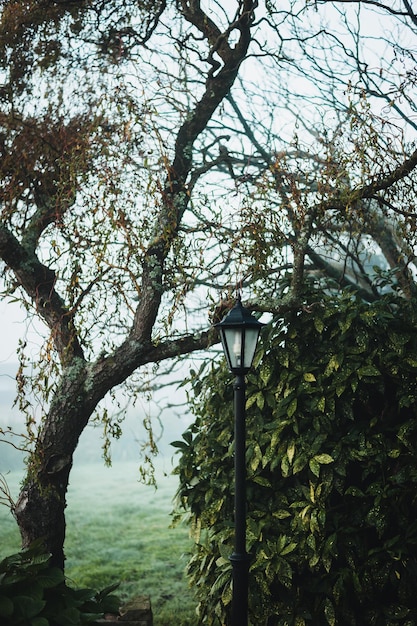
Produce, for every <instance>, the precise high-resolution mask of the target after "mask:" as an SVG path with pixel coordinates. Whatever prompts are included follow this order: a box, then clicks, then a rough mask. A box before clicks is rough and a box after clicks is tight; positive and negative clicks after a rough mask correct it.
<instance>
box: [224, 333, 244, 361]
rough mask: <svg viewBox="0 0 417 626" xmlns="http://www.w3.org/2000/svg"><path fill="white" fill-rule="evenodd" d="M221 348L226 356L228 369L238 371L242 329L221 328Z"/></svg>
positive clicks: (240, 359)
mask: <svg viewBox="0 0 417 626" xmlns="http://www.w3.org/2000/svg"><path fill="white" fill-rule="evenodd" d="M222 331H223V332H222V341H223V348H224V352H225V354H226V358H227V361H228V365H229V368H230V369H232V370H234V369H239V368H241V367H242V357H243V355H242V348H243V343H242V329H240V328H233V327H231V328H223V329H222Z"/></svg>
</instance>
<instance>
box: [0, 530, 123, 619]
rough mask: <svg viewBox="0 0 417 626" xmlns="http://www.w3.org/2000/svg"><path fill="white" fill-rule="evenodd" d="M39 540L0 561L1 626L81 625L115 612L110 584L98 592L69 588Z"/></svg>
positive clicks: (112, 589) (113, 588)
mask: <svg viewBox="0 0 417 626" xmlns="http://www.w3.org/2000/svg"><path fill="white" fill-rule="evenodd" d="M49 560H50V556H49V555H48V554H44V552H43V546H42V544H41V542H35V543H34V544H32V545H31V546H30V547H29V548H27V549H25V550H22V551H21V552H19V553H18V554H13V555H11V556H8V557H6V558H5V559H3V561H1V562H0V621H1V624H2V626H18V625H19V626H20V625H21V626H82V625H84V624H89V623H92V622H94V621H95V620H97V619H99V618H101V617H103V614H104V613H117V612H118V609H119V600H118V598H117V597H116V596H115V595H112V592H113V591H114V590H115V588H116V586H117V585H116V586H115V585H113V586H111V587H108V588H107V589H104V590H103V591H100V592H98V593H96V592H94V591H93V590H92V589H72V588H71V587H68V586H67V585H66V584H65V578H64V574H63V572H62V571H61V570H60V569H58V568H56V567H50V566H49Z"/></svg>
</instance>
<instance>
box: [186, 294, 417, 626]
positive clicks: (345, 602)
mask: <svg viewBox="0 0 417 626" xmlns="http://www.w3.org/2000/svg"><path fill="white" fill-rule="evenodd" d="M416 305H417V303H416V302H415V301H411V302H406V301H404V300H402V299H400V298H396V297H395V296H394V295H392V296H386V297H385V298H384V299H383V300H381V301H378V302H375V303H374V304H372V305H369V304H364V303H362V302H361V301H360V300H358V299H356V298H355V297H354V295H352V294H351V293H345V294H342V295H339V296H337V297H321V299H320V301H319V302H315V303H314V304H313V305H311V306H309V307H306V308H305V309H304V310H302V311H299V312H297V313H291V314H288V315H286V316H285V318H284V319H280V320H275V321H274V323H273V324H271V325H270V326H269V327H268V328H267V329H266V330H265V332H264V333H263V337H262V339H261V343H260V347H259V351H258V354H257V357H256V358H257V362H256V363H255V366H254V368H253V370H252V371H251V372H250V373H249V375H248V376H247V382H248V385H247V442H248V445H247V468H248V482H247V501H248V514H247V536H248V550H249V551H250V552H251V553H252V555H253V560H252V564H251V569H250V613H251V620H252V621H251V623H252V624H256V625H257V626H259V625H260V624H266V623H267V624H268V625H274V626H278V625H279V626H284V625H285V626H289V625H297V626H302V625H303V624H330V625H336V624H346V625H349V626H354V625H356V624H357V625H361V624H372V625H381V626H389V625H398V624H402V625H404V626H405V625H410V626H411V625H414V624H416V623H417V594H416V593H415V581H416V577H417V443H416V442H417V330H416V329H417V318H416V311H417V306H416ZM194 388H195V394H196V396H195V401H194V412H195V415H196V420H195V422H194V424H192V425H191V427H190V428H189V430H188V431H187V432H186V433H184V435H183V440H182V441H180V442H176V443H175V445H176V446H177V447H178V448H179V450H180V452H181V457H180V460H179V465H178V468H177V472H178V474H179V477H180V488H179V491H178V499H179V503H180V505H181V506H182V508H183V509H184V510H185V512H186V513H185V514H187V515H189V517H190V523H191V525H192V528H193V531H194V536H195V549H194V553H193V555H192V557H191V559H190V562H189V565H188V573H189V576H190V580H191V583H192V585H193V587H194V588H195V589H196V590H197V593H198V595H199V600H200V620H201V623H204V624H207V625H214V624H225V623H227V616H228V611H229V607H230V599H231V566H230V563H229V559H228V557H229V555H230V553H231V552H232V547H233V534H234V528H233V496H232V485H233V385H232V380H231V375H230V374H229V373H228V372H227V371H226V369H225V367H224V366H223V365H222V366H220V367H215V368H213V370H212V371H211V373H210V374H209V375H208V376H206V377H205V379H204V380H199V378H198V377H196V379H195V384H194Z"/></svg>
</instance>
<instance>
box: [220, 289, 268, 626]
mask: <svg viewBox="0 0 417 626" xmlns="http://www.w3.org/2000/svg"><path fill="white" fill-rule="evenodd" d="M215 326H216V327H217V328H218V329H219V331H220V337H221V340H222V344H223V350H224V354H225V357H226V360H227V364H228V366H229V369H230V371H231V372H232V373H233V374H235V375H236V380H235V383H234V408H235V449H234V457H235V545H234V552H233V554H232V555H231V556H230V561H231V563H232V580H233V590H232V626H247V624H248V580H249V562H250V558H251V557H250V555H249V554H248V553H247V552H246V459H245V457H246V425H245V404H246V398H245V387H246V383H245V374H247V372H248V371H249V369H250V368H251V365H252V361H253V357H254V356H255V350H256V344H257V342H258V337H259V333H260V330H261V327H262V326H263V324H262V323H261V322H259V321H258V320H257V319H256V318H255V317H253V315H251V314H250V312H249V311H248V309H245V308H244V307H243V306H242V302H241V298H240V294H239V295H238V298H237V301H236V304H235V306H234V307H233V308H232V309H231V311H229V313H228V314H227V315H226V317H225V318H224V319H223V320H222V321H221V322H220V323H219V324H216V325H215Z"/></svg>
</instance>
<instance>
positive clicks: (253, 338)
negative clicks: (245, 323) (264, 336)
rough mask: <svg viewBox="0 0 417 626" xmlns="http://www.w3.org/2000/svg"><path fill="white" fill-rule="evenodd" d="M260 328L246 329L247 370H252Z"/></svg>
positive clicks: (245, 352) (245, 365)
mask: <svg viewBox="0 0 417 626" xmlns="http://www.w3.org/2000/svg"><path fill="white" fill-rule="evenodd" d="M258 335H259V328H245V349H244V362H243V366H244V368H245V369H250V367H251V365H252V361H253V357H254V356H255V351H256V344H257V342H258Z"/></svg>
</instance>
